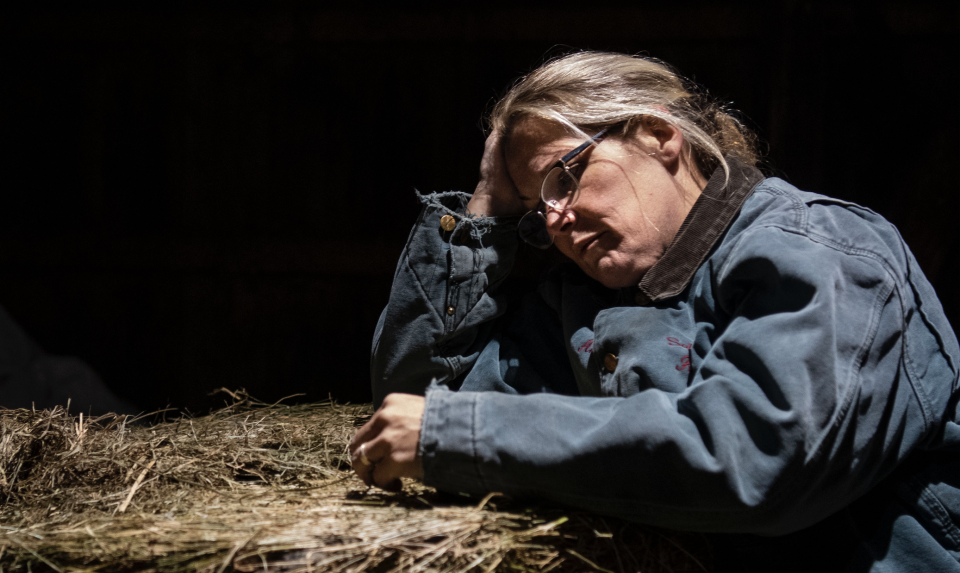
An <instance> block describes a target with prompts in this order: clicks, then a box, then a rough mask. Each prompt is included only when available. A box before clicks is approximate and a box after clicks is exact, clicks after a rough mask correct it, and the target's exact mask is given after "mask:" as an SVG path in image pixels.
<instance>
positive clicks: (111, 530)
mask: <svg viewBox="0 0 960 573" xmlns="http://www.w3.org/2000/svg"><path fill="white" fill-rule="evenodd" d="M231 395H232V396H233V397H234V398H235V399H236V402H235V403H234V404H233V405H231V406H228V407H226V408H224V409H222V410H220V411H217V412H214V413H212V414H210V415H208V416H203V417H197V418H192V417H186V416H184V417H179V418H177V419H174V420H172V421H160V422H159V423H155V424H153V425H146V424H143V423H137V422H138V421H137V420H135V419H132V418H129V417H126V416H116V415H107V416H100V417H96V418H87V417H83V416H77V417H74V416H72V415H70V414H68V413H67V412H66V411H64V410H63V409H62V408H55V409H53V410H43V411H31V410H22V409H21V410H0V502H2V506H0V524H2V525H0V568H2V571H40V570H55V571H70V570H86V571H92V570H96V571H105V572H110V571H170V572H179V571H207V572H212V573H222V572H223V571H242V572H252V571H337V572H344V573H359V572H362V571H368V572H374V571H376V572H387V571H391V572H392V571H412V572H418V571H465V570H468V569H472V570H474V571H478V572H483V571H493V570H519V571H543V572H545V571H557V572H560V571H582V570H591V569H593V570H599V571H614V572H621V571H644V572H648V573H649V572H656V571H676V572H680V571H705V570H706V569H707V566H708V565H709V564H708V560H707V559H705V556H708V555H709V552H708V551H707V548H706V544H705V542H704V541H703V539H702V538H700V537H699V536H695V535H680V534H676V533H666V532H663V531H657V530H654V529H648V528H641V527H637V526H633V525H628V524H625V523H622V522H619V521H615V520H612V519H609V518H602V517H599V516H594V515H590V514H587V513H583V512H576V511H570V510H565V509H562V508H550V507H542V506H528V505H522V504H521V503H520V502H518V501H511V500H507V499H505V498H503V497H501V496H495V495H492V496H488V497H487V498H486V499H483V500H476V499H470V498H466V497H462V496H451V495H445V494H441V493H438V492H436V491H434V490H432V489H430V488H427V487H424V486H422V485H420V484H418V483H414V482H405V488H404V491H403V492H400V493H389V492H384V491H380V490H377V489H368V488H367V487H366V486H364V485H363V484H362V483H361V482H360V481H359V480H357V479H356V478H355V477H354V476H353V474H352V473H351V472H350V471H349V469H350V466H349V459H348V456H347V443H348V442H349V439H350V437H351V436H352V435H353V433H354V431H355V430H356V428H357V427H358V426H359V425H361V424H362V423H363V422H364V421H366V420H367V419H369V417H370V414H371V409H370V406H368V405H360V406H357V405H344V404H335V403H331V402H328V403H322V404H311V405H300V406H283V405H279V404H274V405H267V404H262V403H259V402H256V401H255V400H253V399H251V398H250V397H249V396H246V395H245V394H242V393H239V394H237V393H231Z"/></svg>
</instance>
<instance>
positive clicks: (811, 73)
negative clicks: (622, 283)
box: [0, 1, 960, 411]
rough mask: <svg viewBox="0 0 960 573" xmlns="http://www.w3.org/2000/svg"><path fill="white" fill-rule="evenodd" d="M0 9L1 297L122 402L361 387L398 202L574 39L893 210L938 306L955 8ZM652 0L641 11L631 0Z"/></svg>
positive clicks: (435, 173) (956, 123) (847, 192)
mask: <svg viewBox="0 0 960 573" xmlns="http://www.w3.org/2000/svg"><path fill="white" fill-rule="evenodd" d="M322 6H323V5H322V4H319V3H299V4H297V3H283V4H271V5H269V6H267V5H259V4H236V3H229V4H228V3H224V5H222V6H212V5H200V6H199V7H198V6H197V5H192V6H177V5H172V6H166V7H162V8H147V7H129V6H128V7H126V8H103V9H98V10H93V9H90V8H86V9H83V10H68V9H52V8H23V7H21V8H20V9H17V10H11V9H9V8H5V9H3V10H4V11H3V12H2V13H0V16H2V17H0V46H2V47H0V146H2V148H0V182H2V188H0V305H3V306H4V307H5V308H6V309H7V310H8V311H9V312H10V314H11V315H12V316H13V317H14V318H15V319H16V320H17V321H18V322H19V323H20V324H21V325H22V326H23V327H24V328H25V329H26V330H27V332H29V333H30V334H31V335H32V336H33V337H34V338H35V339H36V340H37V341H38V342H39V344H40V345H41V346H42V347H44V348H45V349H46V350H47V351H49V352H51V353H56V354H67V355H75V356H79V357H81V358H82V359H84V360H85V361H87V362H88V363H89V364H90V365H92V366H93V367H94V368H95V369H96V370H97V371H98V372H99V373H100V374H101V375H102V377H103V378H104V380H105V381H106V382H107V384H108V385H109V386H110V387H111V388H113V389H114V390H115V391H116V392H117V393H118V394H119V395H121V396H123V397H125V398H127V399H128V400H131V401H133V402H135V403H136V404H137V405H139V406H140V407H142V408H156V407H161V406H164V405H166V404H168V403H169V404H172V405H173V406H178V407H189V408H190V409H192V410H194V411H196V410H202V409H204V408H207V407H209V406H211V405H214V404H216V403H219V402H220V400H221V399H220V398H212V397H209V396H207V394H208V392H209V391H210V390H212V389H214V388H218V387H220V386H227V387H230V388H238V387H246V388H247V389H248V390H249V391H250V392H251V393H252V394H253V395H255V396H257V397H259V398H261V399H263V400H275V399H278V398H280V397H282V396H285V395H288V394H293V393H297V392H303V393H305V394H306V396H305V397H302V398H300V399H301V400H319V399H323V398H326V397H327V396H328V395H332V396H333V397H335V398H337V399H340V400H350V401H365V400H369V398H370V393H369V375H368V372H369V366H368V362H369V348H370V339H371V336H372V333H373V329H374V325H375V324H376V321H377V318H378V316H379V313H380V310H381V309H382V307H383V305H384V304H385V302H386V298H387V294H388V291H389V286H390V280H391V276H392V273H393V269H394V266H395V262H396V259H397V257H398V255H399V253H400V250H401V248H402V246H403V243H404V240H405V239H406V236H407V232H408V230H409V228H410V225H411V224H412V223H413V221H414V218H415V217H416V214H417V212H418V204H417V202H416V200H415V199H414V194H413V189H414V188H417V189H420V190H421V191H435V190H448V189H461V190H471V189H472V188H473V186H474V185H475V182H476V173H477V165H478V161H479V157H480V153H481V150H482V147H483V140H484V136H483V133H482V130H481V124H482V122H481V117H482V114H483V112H484V111H485V110H486V109H488V108H489V107H490V106H491V105H492V103H493V101H494V100H495V98H496V97H497V95H499V94H502V93H503V91H504V89H505V88H506V86H507V85H508V84H509V83H510V82H511V81H512V80H513V79H514V78H515V77H516V76H518V75H520V74H523V73H525V72H527V71H529V70H530V69H532V68H533V67H535V66H536V65H537V64H539V63H541V62H542V61H544V59H545V58H547V57H550V56H553V55H558V54H560V53H563V52H564V51H566V50H569V49H572V48H593V49H607V50H617V51H625V52H631V53H637V52H642V53H644V54H647V55H651V56H654V57H657V58H661V59H663V60H665V61H667V62H670V63H671V64H673V65H674V66H676V67H677V68H679V70H680V71H681V72H682V73H684V74H685V75H687V76H688V77H691V78H692V79H694V80H695V81H697V82H699V83H700V84H702V85H704V86H707V87H708V88H709V89H710V91H711V93H712V94H714V95H715V96H716V97H718V98H720V99H721V100H723V101H726V102H729V103H730V104H731V105H732V106H734V107H736V108H738V109H740V110H742V112H743V118H744V119H745V121H746V122H747V124H748V125H750V126H752V127H753V128H754V129H756V130H757V132H758V133H759V135H760V137H761V139H762V141H763V142H764V151H765V154H766V158H767V160H766V165H767V167H766V169H767V172H768V173H772V174H775V175H778V176H781V177H784V178H786V179H788V180H789V181H791V182H793V183H794V184H796V185H798V186H800V187H801V188H804V189H808V190H814V191H819V192H823V193H826V194H830V195H834V196H837V197H842V198H845V199H849V200H852V201H855V202H858V203H861V204H863V205H866V206H869V207H871V208H873V209H874V210H876V211H879V212H880V213H881V214H883V215H885V216H886V217H887V218H889V219H890V220H891V221H893V222H894V223H895V224H896V225H897V226H898V227H899V228H900V230H901V232H902V234H903V235H904V237H905V238H906V240H907V242H908V243H909V244H910V245H911V246H912V248H913V250H914V252H915V253H916V255H917V258H918V259H919V261H920V264H921V266H922V267H923V269H924V270H925V272H926V273H927V275H928V277H929V278H930V279H931V281H932V282H933V283H934V286H935V287H936V288H937V291H938V292H939V294H940V297H941V300H942V301H943V304H944V307H945V309H946V311H947V315H948V317H949V318H950V320H951V321H952V323H953V324H955V325H956V324H958V323H960V297H958V292H957V287H956V282H957V279H958V272H957V270H956V263H955V259H956V255H957V252H958V249H960V230H958V227H960V226H958V225H957V223H956V217H955V212H956V211H957V209H958V207H960V193H958V184H957V183H956V179H955V172H956V170H957V160H956V157H957V156H958V155H960V143H958V141H960V137H958V135H957V134H958V128H960V120H958V117H960V116H958V113H957V111H956V108H957V104H956V100H957V97H958V93H957V91H956V89H955V86H954V82H953V77H952V76H954V75H955V74H956V72H957V61H958V55H960V54H958V52H960V50H958V41H957V38H958V32H960V5H958V4H957V3H922V4H916V3H909V4H908V3H906V2H891V3H862V2H860V3H846V4H844V3H839V4H838V3H834V2H829V3H828V2H793V1H789V2H788V1H779V2H777V1H771V2H768V3H765V4H763V5H762V7H759V8H758V7H756V6H754V5H752V4H751V5H748V4H736V3H732V4H723V5H719V4H718V3H713V2H710V3H708V2H674V3H670V4H669V5H666V6H664V5H660V4H658V5H657V6H658V7H654V5H653V4H652V3H639V2H638V3H634V4H631V5H630V6H629V7H623V6H618V5H614V4H609V3H603V2H592V3H583V2H576V3H572V2H553V3H550V4H544V5H542V6H539V7H537V6H533V7H526V8H491V7H489V6H487V7H486V8H477V9H471V8H462V9H448V10H438V11H427V10H421V11H408V10H398V9H386V10H384V9H374V8H372V7H369V6H367V7H361V6H360V5H359V4H358V5H357V6H358V7H356V8H349V7H348V8H339V9H337V10H331V9H327V8H324V7H322ZM648 6H649V7H648Z"/></svg>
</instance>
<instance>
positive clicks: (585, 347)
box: [577, 338, 593, 352]
mask: <svg viewBox="0 0 960 573" xmlns="http://www.w3.org/2000/svg"><path fill="white" fill-rule="evenodd" d="M577 352H593V339H592V338H591V339H590V340H588V341H586V342H584V343H583V344H581V345H580V348H578V349H577Z"/></svg>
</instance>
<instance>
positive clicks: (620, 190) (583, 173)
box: [505, 118, 702, 288]
mask: <svg viewBox="0 0 960 573" xmlns="http://www.w3.org/2000/svg"><path fill="white" fill-rule="evenodd" d="M581 143H583V139H582V138H578V137H573V136H571V135H570V133H569V131H568V130H567V129H565V128H564V127H562V126H560V125H559V124H556V123H553V122H548V121H544V120H539V119H529V118H528V119H524V120H521V121H520V123H518V124H517V125H516V126H515V128H514V129H513V131H512V132H511V134H510V139H509V141H508V142H507V147H506V150H505V155H506V162H507V170H508V171H509V173H510V177H511V178H512V179H513V182H514V184H515V185H516V186H517V189H518V191H519V192H520V197H521V200H522V201H523V202H524V205H525V206H526V207H527V208H529V209H534V208H536V206H537V204H538V203H539V201H540V185H541V182H542V181H543V178H544V176H545V175H546V174H547V172H548V171H549V170H550V168H551V167H552V166H553V165H554V164H555V163H556V162H557V160H558V159H560V157H562V156H563V155H564V154H566V153H567V152H569V151H570V150H572V149H574V148H575V147H577V146H578V145H580V144H581ZM682 144H683V139H682V136H681V135H680V132H679V130H677V129H675V128H673V127H672V126H670V125H667V124H665V123H663V122H661V123H659V124H658V125H656V126H654V127H652V128H647V127H645V128H643V129H637V130H636V131H635V133H634V134H633V135H630V136H624V137H622V138H621V137H620V136H616V137H614V136H607V137H605V138H604V139H603V140H602V141H601V142H600V143H599V145H595V146H591V147H589V148H588V149H587V150H585V151H584V152H583V153H581V154H580V155H579V156H577V158H576V159H574V160H573V161H571V169H572V170H574V171H575V172H579V174H580V196H579V198H578V199H577V202H576V203H575V204H573V206H572V207H570V208H568V209H566V210H565V211H563V212H558V211H553V210H551V211H549V212H548V213H547V230H548V231H549V232H550V234H551V235H552V236H553V239H554V244H556V246H557V248H558V249H560V252H562V253H563V254H564V255H566V256H567V257H569V258H570V259H572V260H573V261H574V262H575V263H577V265H579V266H580V268H581V269H583V271H584V272H585V273H587V275H589V276H590V277H592V278H594V279H596V280H597V281H599V282H600V283H602V284H603V285H604V286H607V287H609V288H620V287H626V286H630V285H636V284H637V283H639V282H640V279H641V278H642V277H643V275H644V273H646V272H647V270H648V269H650V267H652V266H653V265H654V263H656V262H657V260H659V259H660V257H661V255H663V253H664V251H665V250H666V248H667V247H668V246H669V245H670V242H671V241H672V240H673V237H674V235H676V233H677V230H678V229H679V228H680V225H681V224H682V223H683V220H684V218H685V217H686V215H687V213H689V212H690V208H691V206H692V205H693V202H694V201H695V200H696V198H697V196H699V193H700V189H701V187H702V185H700V184H699V180H698V179H694V178H693V177H692V176H691V174H690V173H689V172H687V171H686V169H685V168H684V162H683V161H680V153H681V149H682ZM578 163H579V164H580V165H579V168H574V167H573V166H574V165H576V164H578Z"/></svg>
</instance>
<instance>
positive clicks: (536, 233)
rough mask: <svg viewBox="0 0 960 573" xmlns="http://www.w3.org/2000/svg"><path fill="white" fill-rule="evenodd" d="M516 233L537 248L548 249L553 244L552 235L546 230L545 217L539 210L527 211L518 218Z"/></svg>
mask: <svg viewBox="0 0 960 573" xmlns="http://www.w3.org/2000/svg"><path fill="white" fill-rule="evenodd" d="M517 234H518V235H520V238H521V239H523V240H524V241H525V242H526V243H527V244H529V245H532V246H534V247H536V248H538V249H548V248H550V245H552V244H553V237H551V236H550V233H548V232H547V219H546V218H545V217H544V216H543V213H541V212H539V211H528V212H527V214H526V215H524V216H523V217H521V218H520V224H519V225H517Z"/></svg>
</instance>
